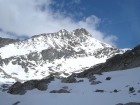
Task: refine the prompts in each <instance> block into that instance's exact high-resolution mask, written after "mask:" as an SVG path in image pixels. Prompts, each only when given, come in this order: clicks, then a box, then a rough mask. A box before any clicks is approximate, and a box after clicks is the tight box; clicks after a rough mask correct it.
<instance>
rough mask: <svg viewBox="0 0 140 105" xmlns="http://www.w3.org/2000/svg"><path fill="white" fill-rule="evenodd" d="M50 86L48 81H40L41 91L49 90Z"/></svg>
mask: <svg viewBox="0 0 140 105" xmlns="http://www.w3.org/2000/svg"><path fill="white" fill-rule="evenodd" d="M47 88H48V86H47V84H46V83H44V82H42V83H39V84H38V86H37V89H38V90H41V91H45V90H47Z"/></svg>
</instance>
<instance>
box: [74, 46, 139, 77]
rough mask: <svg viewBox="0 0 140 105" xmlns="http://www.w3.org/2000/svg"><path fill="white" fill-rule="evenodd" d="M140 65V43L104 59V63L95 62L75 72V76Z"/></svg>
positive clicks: (85, 75) (86, 75)
mask: <svg viewBox="0 0 140 105" xmlns="http://www.w3.org/2000/svg"><path fill="white" fill-rule="evenodd" d="M139 66H140V45H138V46H136V47H135V48H134V49H132V50H128V51H126V52H125V53H124V54H117V55H114V56H113V57H111V58H109V59H107V60H106V62H105V63H100V64H97V65H95V66H93V67H91V68H89V69H87V70H85V71H83V72H81V73H77V77H88V75H93V74H98V73H102V72H109V71H116V70H125V69H130V68H134V67H139Z"/></svg>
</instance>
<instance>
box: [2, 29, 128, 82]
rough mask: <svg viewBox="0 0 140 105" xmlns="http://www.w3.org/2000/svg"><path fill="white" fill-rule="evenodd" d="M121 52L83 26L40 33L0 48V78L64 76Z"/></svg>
mask: <svg viewBox="0 0 140 105" xmlns="http://www.w3.org/2000/svg"><path fill="white" fill-rule="evenodd" d="M124 52H126V49H118V48H116V47H113V46H111V45H108V44H105V43H102V42H100V41H98V40H96V39H95V38H93V37H92V35H91V34H90V33H89V32H87V30H86V29H83V28H81V29H76V30H73V31H72V32H68V31H66V30H60V31H59V32H56V33H48V34H40V35H36V36H33V37H31V38H29V39H26V40H23V41H17V42H14V43H10V44H6V45H5V46H4V47H1V48H0V69H2V70H1V71H2V72H0V79H1V80H2V81H3V82H4V81H7V78H6V77H7V75H10V78H11V79H12V80H13V78H17V79H19V80H21V81H26V80H30V79H42V78H44V77H46V76H48V75H51V74H53V75H54V76H57V77H68V76H69V75H71V74H72V73H74V72H82V71H84V70H85V69H87V68H90V67H92V66H94V65H96V64H98V63H103V62H105V61H106V60H107V59H108V58H111V57H112V56H114V55H116V54H123V53H124ZM56 74H57V75H56ZM1 80H0V81H1ZM2 81H1V82H2ZM15 81H17V80H16V79H15Z"/></svg>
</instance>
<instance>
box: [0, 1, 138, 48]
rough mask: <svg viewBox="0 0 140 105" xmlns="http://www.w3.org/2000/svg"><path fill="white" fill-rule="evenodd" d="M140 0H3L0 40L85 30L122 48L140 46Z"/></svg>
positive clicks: (1, 4)
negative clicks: (62, 30) (62, 31)
mask: <svg viewBox="0 0 140 105" xmlns="http://www.w3.org/2000/svg"><path fill="white" fill-rule="evenodd" d="M139 5H140V1H139V0H30V1H27V0H24V1H21V0H14V1H11V0H0V14H1V16H0V37H10V38H21V39H22V38H27V37H31V36H33V35H37V34H41V33H50V32H51V33H52V32H57V31H59V30H61V29H67V30H68V31H72V30H74V29H76V28H82V27H83V28H86V29H87V30H88V31H89V32H90V33H91V34H92V35H93V37H94V38H96V39H98V40H100V41H103V42H105V43H108V44H111V45H114V46H117V47H119V48H133V47H134V46H136V45H138V44H140V43H139V42H140V41H139V40H140V29H139V27H140V12H139V10H140V6H139Z"/></svg>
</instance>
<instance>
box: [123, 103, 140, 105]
mask: <svg viewBox="0 0 140 105" xmlns="http://www.w3.org/2000/svg"><path fill="white" fill-rule="evenodd" d="M124 105H140V103H137V102H129V103H126V104H124Z"/></svg>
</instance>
